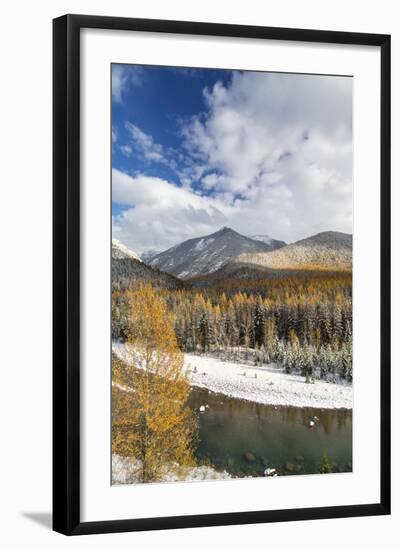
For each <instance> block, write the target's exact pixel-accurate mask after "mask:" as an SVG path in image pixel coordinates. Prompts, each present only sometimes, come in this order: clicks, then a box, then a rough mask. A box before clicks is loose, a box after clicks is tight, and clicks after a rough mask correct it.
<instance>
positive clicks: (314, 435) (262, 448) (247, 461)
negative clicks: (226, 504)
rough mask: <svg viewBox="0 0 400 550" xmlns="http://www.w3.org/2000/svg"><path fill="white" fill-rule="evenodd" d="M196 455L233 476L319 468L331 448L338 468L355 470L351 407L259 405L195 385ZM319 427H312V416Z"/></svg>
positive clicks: (331, 457) (334, 467)
mask: <svg viewBox="0 0 400 550" xmlns="http://www.w3.org/2000/svg"><path fill="white" fill-rule="evenodd" d="M201 405H209V408H207V409H206V410H205V412H204V413H201V414H199V429H200V433H199V436H200V437H199V440H200V442H199V446H198V449H197V453H196V455H197V459H198V461H199V462H200V463H210V464H212V465H213V466H214V467H215V468H217V469H225V470H227V471H228V472H229V473H231V474H232V475H234V476H239V477H241V476H248V475H251V476H261V475H263V472H264V470H265V468H266V467H267V466H268V467H271V468H277V470H278V472H279V474H280V475H289V474H312V473H318V471H319V466H320V463H321V456H322V455H323V453H325V452H326V453H327V454H328V457H329V462H330V463H331V464H332V471H334V472H350V471H351V470H352V411H349V410H327V409H325V410H323V409H310V408H306V409H305V408H296V407H275V406H270V405H259V404H257V403H252V402H249V401H242V400H239V399H232V398H228V397H225V396H223V395H219V394H215V393H212V392H209V391H208V390H201V389H197V388H193V389H192V392H191V396H190V406H191V407H192V408H194V409H196V410H199V407H200V406H201ZM315 416H316V417H317V418H318V420H315V427H314V428H312V429H311V428H310V426H309V424H310V420H312V419H313V417H315Z"/></svg>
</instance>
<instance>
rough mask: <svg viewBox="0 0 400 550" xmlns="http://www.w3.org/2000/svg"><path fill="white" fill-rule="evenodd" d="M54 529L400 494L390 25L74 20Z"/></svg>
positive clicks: (64, 125)
mask: <svg viewBox="0 0 400 550" xmlns="http://www.w3.org/2000/svg"><path fill="white" fill-rule="evenodd" d="M53 69H54V71H53V74H54V378H53V379H54V431H53V439H54V468H53V472H54V479H53V486H54V499H53V501H54V510H53V518H54V530H56V531H59V532H60V533H64V534H67V535H78V534H89V533H107V532H117V531H136V530H151V529H170V528H180V527H200V526H213V525H231V524H242V523H262V522H273V521H290V520H306V519H319V518H338V517H351V516H367V515H381V514H389V513H390V36H387V35H377V34H359V33H344V32H332V31H320V30H302V29H284V28H268V27H250V26H238V25H225V24H209V23H195V22H179V21H157V20H144V19H124V18H114V17H95V16H83V15H66V16H63V17H60V18H58V19H55V20H54V66H53Z"/></svg>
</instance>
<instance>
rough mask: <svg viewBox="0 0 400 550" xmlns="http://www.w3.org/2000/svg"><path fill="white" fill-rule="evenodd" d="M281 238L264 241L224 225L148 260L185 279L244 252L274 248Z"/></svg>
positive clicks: (224, 262) (282, 244) (155, 265)
mask: <svg viewBox="0 0 400 550" xmlns="http://www.w3.org/2000/svg"><path fill="white" fill-rule="evenodd" d="M284 244H285V243H283V242H282V241H274V239H271V243H265V242H262V241H259V240H258V241H257V240H254V239H250V238H249V237H245V236H244V235H241V234H240V233H238V232H237V231H235V230H233V229H231V228H230V227H222V228H221V229H219V230H218V231H216V232H215V233H212V234H211V235H205V236H203V237H198V238H194V239H189V240H187V241H184V242H182V243H180V244H178V245H175V246H173V247H172V248H169V249H168V250H165V251H164V252H161V253H160V254H157V255H156V256H154V257H153V258H151V259H150V261H149V263H150V265H151V266H153V267H157V268H158V269H161V270H162V271H166V272H168V273H171V274H173V275H175V276H177V277H180V278H182V279H189V278H191V277H196V276H197V275H205V274H208V273H212V272H214V271H216V270H217V269H220V268H221V267H222V266H224V265H225V264H226V263H227V262H229V261H231V260H232V259H233V258H235V257H236V256H238V255H239V254H243V253H246V252H247V253H251V252H253V253H254V252H263V251H267V250H275V249H276V248H279V246H284Z"/></svg>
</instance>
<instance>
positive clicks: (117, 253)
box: [112, 239, 142, 262]
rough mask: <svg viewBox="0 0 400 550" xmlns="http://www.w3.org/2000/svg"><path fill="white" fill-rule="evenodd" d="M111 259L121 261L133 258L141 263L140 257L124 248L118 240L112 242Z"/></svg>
mask: <svg viewBox="0 0 400 550" xmlns="http://www.w3.org/2000/svg"><path fill="white" fill-rule="evenodd" d="M112 257H113V258H114V259H116V260H123V259H124V258H133V259H134V260H139V262H141V261H142V260H141V259H140V257H139V256H138V255H137V254H136V252H134V251H133V250H131V249H130V248H128V247H127V246H125V245H124V244H123V243H121V241H119V240H118V239H113V240H112Z"/></svg>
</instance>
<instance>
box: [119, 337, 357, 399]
mask: <svg viewBox="0 0 400 550" xmlns="http://www.w3.org/2000/svg"><path fill="white" fill-rule="evenodd" d="M113 351H114V352H115V353H116V354H117V355H118V356H119V357H120V358H121V359H122V360H124V361H129V355H128V354H127V352H126V349H125V346H124V344H122V343H120V342H113ZM185 366H186V368H187V372H188V376H189V380H190V384H191V385H192V386H196V387H199V388H206V389H208V390H211V391H213V392H216V393H221V394H224V395H227V396H229V397H236V398H238V399H245V400H247V401H254V402H255V403H262V404H265V405H283V406H292V407H315V408H320V409H341V408H343V409H351V408H352V407H353V388H352V386H351V385H350V384H332V383H328V382H324V381H321V380H316V381H315V383H314V384H306V383H305V381H304V377H302V376H297V375H294V374H286V373H284V372H282V370H281V369H278V368H277V367H276V366H274V365H267V366H262V367H261V366H257V367H255V366H251V365H246V364H244V363H235V362H232V361H222V360H221V359H217V358H215V357H209V356H204V355H195V354H190V353H185Z"/></svg>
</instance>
